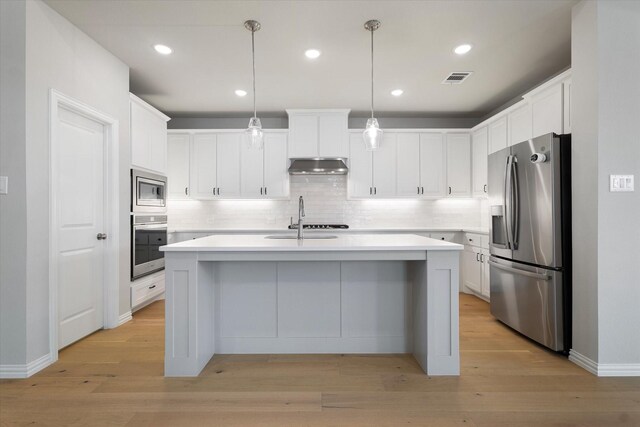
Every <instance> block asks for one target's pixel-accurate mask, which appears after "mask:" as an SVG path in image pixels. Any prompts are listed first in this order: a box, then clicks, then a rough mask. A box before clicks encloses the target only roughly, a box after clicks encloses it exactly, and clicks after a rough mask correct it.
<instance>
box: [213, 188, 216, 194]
mask: <svg viewBox="0 0 640 427" xmlns="http://www.w3.org/2000/svg"><path fill="white" fill-rule="evenodd" d="M213 195H214V196H215V195H216V187H213Z"/></svg>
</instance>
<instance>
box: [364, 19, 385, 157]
mask: <svg viewBox="0 0 640 427" xmlns="http://www.w3.org/2000/svg"><path fill="white" fill-rule="evenodd" d="M378 28H380V21H378V20H376V19H372V20H370V21H367V22H365V23H364V29H365V30H367V31H369V32H371V118H369V119H367V125H366V126H365V129H364V132H363V133H362V136H363V138H364V145H365V148H366V149H367V151H374V150H377V149H378V147H380V142H381V141H382V134H383V132H382V129H380V125H378V119H376V118H375V117H374V116H373V32H374V31H375V30H377V29H378Z"/></svg>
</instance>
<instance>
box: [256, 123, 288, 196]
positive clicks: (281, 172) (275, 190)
mask: <svg viewBox="0 0 640 427" xmlns="http://www.w3.org/2000/svg"><path fill="white" fill-rule="evenodd" d="M262 153H263V155H264V166H263V169H264V181H263V182H264V197H268V198H270V199H274V198H288V197H289V172H288V170H287V168H288V161H287V134H286V133H284V132H274V133H269V132H265V135H264V150H262Z"/></svg>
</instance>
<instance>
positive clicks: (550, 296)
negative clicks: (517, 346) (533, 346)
mask: <svg viewBox="0 0 640 427" xmlns="http://www.w3.org/2000/svg"><path fill="white" fill-rule="evenodd" d="M489 265H490V269H491V271H490V273H491V274H490V277H491V279H490V282H491V314H493V316H495V317H496V318H497V319H498V320H500V321H501V322H503V323H505V324H506V325H508V326H510V327H511V328H513V329H515V330H516V331H518V332H520V333H522V334H524V335H526V336H528V337H529V338H531V339H533V340H534V341H537V342H539V343H540V344H542V345H545V346H547V347H549V348H551V349H552V350H555V351H566V350H567V349H565V348H564V336H563V312H562V311H563V301H562V298H563V292H562V286H563V282H562V274H563V273H562V272H561V271H556V270H546V269H543V268H537V267H532V266H529V265H525V264H520V263H516V262H512V261H506V260H503V259H498V258H495V257H491V258H490V259H489Z"/></svg>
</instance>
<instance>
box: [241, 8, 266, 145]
mask: <svg viewBox="0 0 640 427" xmlns="http://www.w3.org/2000/svg"><path fill="white" fill-rule="evenodd" d="M244 27H245V28H246V29H247V30H249V31H251V61H252V65H253V117H251V119H249V126H248V127H247V130H245V131H244V140H245V143H246V144H247V147H248V148H250V149H254V150H262V148H263V147H264V132H263V131H262V123H260V119H259V118H258V117H256V116H257V114H256V44H255V32H256V31H258V30H259V29H260V28H261V25H260V23H259V22H258V21H254V20H248V21H245V23H244Z"/></svg>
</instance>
